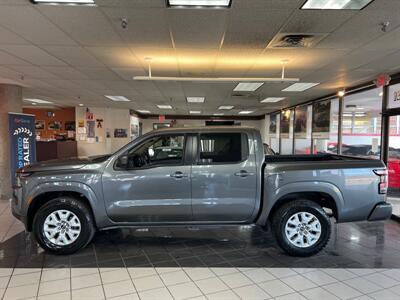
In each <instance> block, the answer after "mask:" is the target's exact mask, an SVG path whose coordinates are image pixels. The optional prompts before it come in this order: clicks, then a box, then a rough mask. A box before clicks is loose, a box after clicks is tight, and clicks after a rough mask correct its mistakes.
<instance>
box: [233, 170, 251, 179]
mask: <svg viewBox="0 0 400 300" xmlns="http://www.w3.org/2000/svg"><path fill="white" fill-rule="evenodd" d="M253 175H254V173H251V172H247V171H246V170H241V171H239V172H236V173H235V176H239V177H247V176H253Z"/></svg>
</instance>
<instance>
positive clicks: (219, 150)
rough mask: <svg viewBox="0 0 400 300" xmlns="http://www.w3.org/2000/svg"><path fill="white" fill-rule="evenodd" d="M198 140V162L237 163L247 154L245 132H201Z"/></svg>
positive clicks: (244, 158) (246, 156) (245, 157)
mask: <svg viewBox="0 0 400 300" xmlns="http://www.w3.org/2000/svg"><path fill="white" fill-rule="evenodd" d="M199 141H200V142H199V146H198V158H197V161H198V164H227V163H239V162H241V161H244V160H246V159H247V158H248V155H249V150H248V148H249V147H248V140H247V135H246V134H245V133H240V132H226V133H201V134H200V135H199Z"/></svg>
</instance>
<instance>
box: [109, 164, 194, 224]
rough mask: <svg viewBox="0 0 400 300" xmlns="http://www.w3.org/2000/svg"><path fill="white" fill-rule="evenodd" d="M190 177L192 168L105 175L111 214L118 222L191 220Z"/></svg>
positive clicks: (122, 172) (157, 168)
mask: <svg viewBox="0 0 400 300" xmlns="http://www.w3.org/2000/svg"><path fill="white" fill-rule="evenodd" d="M175 174H181V175H182V177H181V176H175ZM171 175H173V176H171ZM189 175H190V166H174V167H172V166H164V167H156V168H150V169H144V170H131V171H114V172H111V173H108V174H107V173H105V174H104V175H103V188H104V197H105V199H106V205H107V207H106V208H107V212H108V215H109V216H110V218H111V219H112V220H113V221H117V222H143V223H150V222H156V223H159V222H181V221H191V220H192V210H191V197H190V194H191V193H190V176H189Z"/></svg>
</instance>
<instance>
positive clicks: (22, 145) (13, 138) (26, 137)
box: [8, 113, 36, 185]
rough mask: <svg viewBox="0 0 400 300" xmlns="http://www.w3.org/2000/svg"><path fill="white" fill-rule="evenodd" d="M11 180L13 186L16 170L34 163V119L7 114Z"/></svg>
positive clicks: (32, 117) (30, 116)
mask: <svg viewBox="0 0 400 300" xmlns="http://www.w3.org/2000/svg"><path fill="white" fill-rule="evenodd" d="M8 120H9V136H10V145H11V149H10V155H11V178H12V183H13V185H14V183H15V182H14V181H15V172H16V170H17V169H19V168H22V167H24V166H26V165H30V164H32V163H34V162H36V134H35V117H34V116H33V115H26V114H19V113H9V114H8Z"/></svg>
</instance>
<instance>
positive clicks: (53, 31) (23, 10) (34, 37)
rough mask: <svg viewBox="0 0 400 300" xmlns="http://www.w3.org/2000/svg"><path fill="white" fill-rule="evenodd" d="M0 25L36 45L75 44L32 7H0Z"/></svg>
mask: <svg viewBox="0 0 400 300" xmlns="http://www.w3.org/2000/svg"><path fill="white" fill-rule="evenodd" d="M26 2H28V1H26ZM0 25H2V26H4V27H6V28H8V29H9V30H11V31H13V32H14V33H16V34H18V35H20V36H21V37H23V38H24V39H26V40H28V41H30V42H32V43H34V44H36V45H39V44H40V45H75V44H76V42H75V41H73V40H72V39H71V38H70V37H69V36H68V35H66V34H65V33H64V32H63V31H62V30H61V29H59V28H57V26H55V25H54V24H52V23H51V22H50V21H49V20H47V19H46V18H44V17H43V15H41V14H40V13H39V12H38V11H37V10H36V9H35V8H34V7H33V5H30V6H6V5H4V6H1V9H0Z"/></svg>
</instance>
